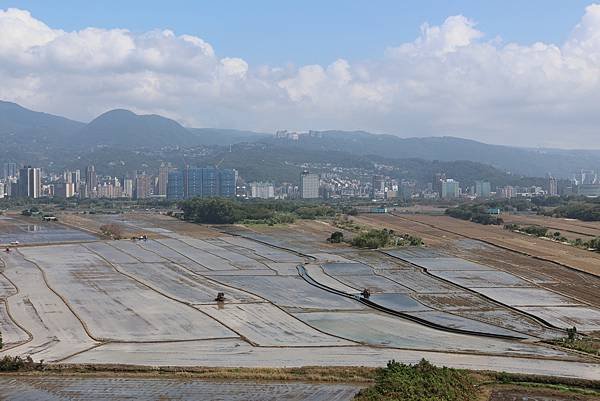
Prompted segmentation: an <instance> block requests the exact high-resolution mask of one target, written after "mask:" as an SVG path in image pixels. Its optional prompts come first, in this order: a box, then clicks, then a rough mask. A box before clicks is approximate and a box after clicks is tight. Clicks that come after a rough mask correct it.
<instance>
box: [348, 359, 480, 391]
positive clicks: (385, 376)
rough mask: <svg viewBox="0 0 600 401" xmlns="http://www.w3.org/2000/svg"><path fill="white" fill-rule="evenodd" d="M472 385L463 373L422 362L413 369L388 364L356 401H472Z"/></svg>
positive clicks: (469, 377)
mask: <svg viewBox="0 0 600 401" xmlns="http://www.w3.org/2000/svg"><path fill="white" fill-rule="evenodd" d="M478 393H479V391H478V389H477V387H475V381H474V379H473V377H472V376H471V375H469V374H468V373H467V372H466V371H463V370H458V369H452V368H446V367H443V368H438V367H436V366H433V365H432V364H430V363H429V362H427V361H426V360H425V359H422V360H421V362H419V363H418V364H416V365H405V364H403V363H398V362H395V361H390V362H388V364H387V367H386V368H384V369H381V370H380V371H379V372H378V373H377V375H376V378H375V384H374V385H373V386H371V387H369V388H366V389H364V390H361V391H360V392H359V393H358V394H357V395H356V397H355V399H356V400H359V401H375V400H377V401H387V400H389V401H392V400H404V401H472V400H474V399H476V398H477V396H478Z"/></svg>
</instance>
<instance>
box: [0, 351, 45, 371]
mask: <svg viewBox="0 0 600 401" xmlns="http://www.w3.org/2000/svg"><path fill="white" fill-rule="evenodd" d="M42 368H43V361H40V362H39V363H35V362H34V361H33V359H31V357H30V356H28V357H27V358H25V359H23V358H21V357H20V356H10V355H5V356H4V357H3V358H2V359H0V372H16V371H20V370H41V369H42Z"/></svg>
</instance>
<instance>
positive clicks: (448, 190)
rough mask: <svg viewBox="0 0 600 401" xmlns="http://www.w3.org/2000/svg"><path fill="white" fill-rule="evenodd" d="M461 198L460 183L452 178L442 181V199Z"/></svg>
mask: <svg viewBox="0 0 600 401" xmlns="http://www.w3.org/2000/svg"><path fill="white" fill-rule="evenodd" d="M459 196H460V183H459V182H458V181H455V180H453V179H451V178H448V179H446V180H444V181H442V199H453V198H458V197H459Z"/></svg>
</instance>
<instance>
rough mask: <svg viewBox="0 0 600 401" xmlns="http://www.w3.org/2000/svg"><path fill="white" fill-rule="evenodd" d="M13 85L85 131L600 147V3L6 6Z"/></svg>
mask: <svg viewBox="0 0 600 401" xmlns="http://www.w3.org/2000/svg"><path fill="white" fill-rule="evenodd" d="M596 1H597V2H600V0H596ZM0 82H2V85H0V99H1V100H8V101H13V102H16V103H19V104H21V105H23V106H25V107H28V108H31V109H34V110H39V111H45V112H48V113H53V114H58V115H63V116H65V117H69V118H73V119H77V120H80V121H90V120H92V119H93V118H95V117H96V116H98V115H99V114H101V113H103V112H105V111H107V110H110V109H114V108H126V109H130V110H132V111H134V112H137V113H156V114H161V115H164V116H167V117H170V118H173V119H175V120H177V121H179V122H180V123H182V124H184V125H186V126H193V127H217V128H238V129H251V130H256V131H261V132H274V131H276V130H278V129H290V130H327V129H340V130H366V131H371V132H377V133H389V134H394V135H399V136H402V137H414V136H421V137H422V136H443V135H450V136H458V137H463V138H470V139H476V140H480V141H484V142H488V143H497V144H507V145H522V146H534V147H536V146H542V147H565V148H567V147H568V148H573V147H584V148H587V147H589V146H590V144H591V146H593V147H598V146H599V145H596V144H597V143H598V142H597V137H598V127H599V126H600V113H598V107H597V105H598V104H600V4H595V3H593V2H592V1H580V0H562V1H557V0H546V1H541V0H521V1H515V0H503V1H485V0H480V1H466V0H454V1H432V0H419V1H416V0H405V1H401V0H396V1H391V0H380V1H373V0H372V1H362V0H360V1H359V0H357V1H338V0H329V1H314V0H305V1H296V2H292V1H284V0H280V1H274V0H263V1H261V0H252V1H250V0H248V1H212V2H201V1H178V0H171V1H148V0H146V1H138V0H121V1H118V2H117V1H97V2H86V1H73V0H68V1H48V0H45V1H41V0H36V1H34V0H23V1H15V0H0Z"/></svg>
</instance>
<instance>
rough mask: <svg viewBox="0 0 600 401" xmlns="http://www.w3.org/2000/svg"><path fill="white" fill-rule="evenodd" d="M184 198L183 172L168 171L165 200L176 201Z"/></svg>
mask: <svg viewBox="0 0 600 401" xmlns="http://www.w3.org/2000/svg"><path fill="white" fill-rule="evenodd" d="M184 197H185V195H184V191H183V172H181V171H177V170H175V171H170V172H169V178H168V180H167V199H169V200H178V199H183V198H184Z"/></svg>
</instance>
